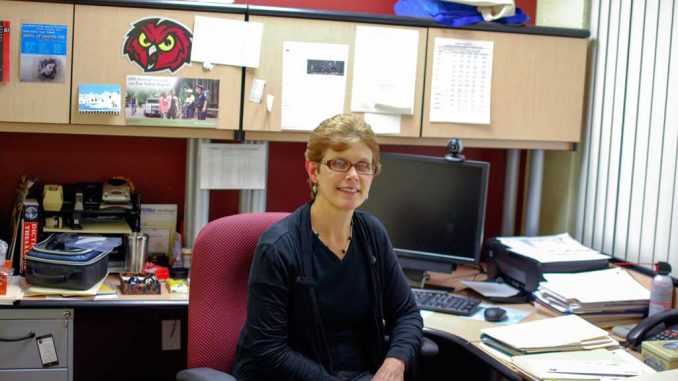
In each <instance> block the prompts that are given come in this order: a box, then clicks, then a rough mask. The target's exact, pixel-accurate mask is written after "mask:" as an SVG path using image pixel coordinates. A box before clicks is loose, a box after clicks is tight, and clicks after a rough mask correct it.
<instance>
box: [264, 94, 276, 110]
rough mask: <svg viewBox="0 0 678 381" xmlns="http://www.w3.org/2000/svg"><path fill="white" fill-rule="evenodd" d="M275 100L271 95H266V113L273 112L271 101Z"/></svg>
mask: <svg viewBox="0 0 678 381" xmlns="http://www.w3.org/2000/svg"><path fill="white" fill-rule="evenodd" d="M274 100H275V97H274V96H273V95H271V94H266V111H268V112H271V111H273V101H274Z"/></svg>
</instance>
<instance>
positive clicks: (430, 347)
mask: <svg viewBox="0 0 678 381" xmlns="http://www.w3.org/2000/svg"><path fill="white" fill-rule="evenodd" d="M438 350H439V349H438V344H436V342H435V341H433V340H431V339H429V338H428V337H426V336H424V337H423V341H422V342H421V356H422V357H435V356H437V355H438Z"/></svg>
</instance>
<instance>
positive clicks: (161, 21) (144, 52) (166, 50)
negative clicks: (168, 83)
mask: <svg viewBox="0 0 678 381" xmlns="http://www.w3.org/2000/svg"><path fill="white" fill-rule="evenodd" d="M192 43H193V34H192V33H191V31H190V30H189V29H188V28H186V27H185V26H184V25H182V24H180V23H179V22H177V21H174V20H169V19H165V18H160V17H149V18H144V19H141V20H138V21H136V22H134V23H133V24H132V28H131V29H130V30H129V31H127V34H126V35H125V40H124V41H123V43H122V55H123V56H127V58H128V59H129V60H130V62H132V63H134V64H136V65H137V66H139V68H141V70H143V71H144V72H146V73H152V72H160V71H164V70H167V71H169V72H170V73H176V72H177V71H179V70H180V69H181V68H182V67H184V65H190V63H191V45H192Z"/></svg>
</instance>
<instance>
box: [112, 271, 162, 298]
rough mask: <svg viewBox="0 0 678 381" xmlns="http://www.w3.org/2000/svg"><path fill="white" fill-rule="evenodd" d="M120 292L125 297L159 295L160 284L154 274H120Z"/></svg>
mask: <svg viewBox="0 0 678 381" xmlns="http://www.w3.org/2000/svg"><path fill="white" fill-rule="evenodd" d="M119 276H120V291H121V292H122V293H123V294H126V295H141V294H160V282H159V281H158V278H156V277H155V274H148V273H120V274H119Z"/></svg>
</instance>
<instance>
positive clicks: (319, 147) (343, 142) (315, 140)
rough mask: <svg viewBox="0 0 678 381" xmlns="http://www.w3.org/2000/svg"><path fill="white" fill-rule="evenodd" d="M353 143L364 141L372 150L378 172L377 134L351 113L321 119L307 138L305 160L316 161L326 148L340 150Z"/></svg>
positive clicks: (321, 156) (318, 160) (379, 165)
mask: <svg viewBox="0 0 678 381" xmlns="http://www.w3.org/2000/svg"><path fill="white" fill-rule="evenodd" d="M354 143H364V144H365V145H366V146H367V147H368V148H369V149H370V151H372V164H374V165H375V166H376V167H377V172H376V173H375V174H378V173H379V170H380V169H381V164H380V159H379V143H377V136H376V135H375V134H374V131H372V127H370V125H369V124H368V123H367V122H365V121H364V120H363V119H361V118H359V117H357V116H355V115H352V114H338V115H335V116H333V117H331V118H329V119H325V120H324V121H322V122H321V123H320V124H319V125H318V127H316V128H315V130H313V132H312V133H311V136H309V138H308V144H307V145H306V154H305V156H306V160H308V161H313V162H316V163H318V162H320V161H321V160H322V158H323V156H325V153H326V152H327V150H328V149H332V150H334V151H337V152H341V151H344V150H346V149H348V147H349V145H350V144H354Z"/></svg>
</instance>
